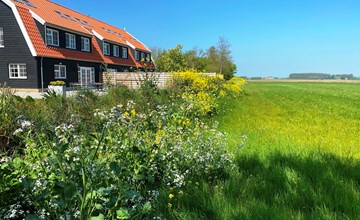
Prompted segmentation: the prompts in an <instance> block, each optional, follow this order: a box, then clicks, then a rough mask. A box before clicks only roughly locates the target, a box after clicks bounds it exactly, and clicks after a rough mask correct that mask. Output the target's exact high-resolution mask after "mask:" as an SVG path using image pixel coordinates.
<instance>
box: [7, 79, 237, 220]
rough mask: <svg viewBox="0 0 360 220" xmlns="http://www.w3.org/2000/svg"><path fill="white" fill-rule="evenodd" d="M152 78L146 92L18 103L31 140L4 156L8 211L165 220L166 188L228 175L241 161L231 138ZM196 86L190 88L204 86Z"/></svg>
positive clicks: (19, 133)
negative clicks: (231, 148) (228, 146)
mask: <svg viewBox="0 0 360 220" xmlns="http://www.w3.org/2000/svg"><path fill="white" fill-rule="evenodd" d="M147 80H148V81H146V82H145V83H144V84H143V86H142V87H141V88H140V89H139V90H138V91H133V90H129V89H127V88H124V87H119V88H116V87H113V88H111V89H110V90H109V93H108V94H107V95H102V96H99V95H96V94H95V93H93V92H92V91H90V90H83V91H79V92H78V93H77V95H75V96H74V97H64V96H58V95H56V94H55V93H51V92H50V93H48V94H46V95H45V96H44V99H42V100H32V99H29V98H27V99H24V100H23V99H20V100H19V101H17V102H14V103H12V105H14V109H16V108H17V109H18V110H17V112H21V114H22V115H21V117H20V118H19V117H18V118H17V120H18V122H17V124H16V126H15V128H17V129H16V130H15V131H14V132H13V134H14V135H16V137H17V138H18V139H19V140H21V142H20V141H19V142H18V143H23V146H22V147H21V148H20V149H19V153H18V154H17V155H16V156H14V157H3V158H2V159H1V161H0V167H1V172H0V180H1V181H0V199H1V200H2V201H6V202H4V203H2V204H0V216H4V217H3V218H4V219H19V218H21V219H22V218H24V219H147V218H153V217H159V216H162V213H163V205H162V204H160V203H159V202H158V201H159V199H160V193H161V192H163V191H167V192H171V193H177V192H179V193H180V192H182V190H183V189H184V187H185V186H187V185H188V184H190V183H191V182H194V181H196V180H197V179H203V180H204V181H207V182H209V183H213V182H216V181H217V180H219V179H222V178H224V177H226V176H228V172H229V171H231V170H232V169H233V168H234V166H233V163H232V158H233V157H232V154H230V153H228V152H227V151H226V150H225V148H224V146H226V142H225V140H224V137H223V135H222V134H221V133H219V132H217V131H216V129H215V127H209V126H207V125H206V124H204V123H203V122H202V120H201V119H202V115H197V114H196V113H194V112H192V111H188V103H186V102H184V101H183V100H182V99H181V98H180V96H178V95H177V94H171V93H170V91H171V90H160V89H158V88H157V87H156V86H155V84H154V81H153V80H152V79H151V77H149V78H148V79H147ZM209 81H211V80H209ZM195 85H196V84H194V85H190V84H189V85H188V88H187V91H188V92H190V91H191V90H193V91H194V92H195V91H197V88H196V87H195ZM212 88H215V87H214V85H212ZM181 90H182V89H181V88H180V89H179V90H178V91H181ZM173 91H174V92H176V91H177V90H173ZM207 92H211V89H210V87H209V88H207ZM214 92H215V91H214ZM9 98H11V100H12V99H13V98H14V96H11V95H9ZM14 99H15V98H14ZM133 100H135V101H136V102H134V101H133ZM197 101H198V100H194V102H195V103H196V102H197ZM116 104H117V105H116ZM114 105H116V106H115V107H112V106H114ZM15 106H16V107H15ZM110 106H111V107H110ZM97 107H98V108H97ZM171 195H173V194H171ZM8 196H11V199H6V198H7V197H8ZM170 199H172V198H170ZM171 202H172V201H171ZM169 204H170V205H169V208H171V207H172V203H169ZM174 205H175V204H174ZM173 208H176V207H175V206H174V207H173Z"/></svg>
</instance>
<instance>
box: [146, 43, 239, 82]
mask: <svg viewBox="0 0 360 220" xmlns="http://www.w3.org/2000/svg"><path fill="white" fill-rule="evenodd" d="M152 52H153V58H154V60H155V62H156V67H157V70H158V71H160V72H178V71H186V70H195V71H196V72H215V73H218V74H220V75H224V79H226V80H230V79H231V78H232V77H234V75H235V73H236V65H235V64H234V63H233V61H232V57H231V51H230V44H229V42H228V41H227V40H226V39H225V38H223V37H220V38H219V42H218V45H217V46H216V47H215V46H211V47H210V48H209V49H208V50H207V51H206V52H205V53H204V52H203V51H202V50H197V49H192V50H188V51H185V52H182V45H177V46H176V48H171V49H169V50H161V49H157V48H153V49H152Z"/></svg>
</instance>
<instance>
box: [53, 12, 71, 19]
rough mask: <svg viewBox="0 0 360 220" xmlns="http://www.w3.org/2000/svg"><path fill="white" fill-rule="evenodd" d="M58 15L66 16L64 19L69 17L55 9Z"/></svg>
mask: <svg viewBox="0 0 360 220" xmlns="http://www.w3.org/2000/svg"><path fill="white" fill-rule="evenodd" d="M55 12H56V13H57V14H58V15H59V16H60V17H62V18H66V19H69V17H68V16H66V15H65V14H63V13H61V12H59V11H55Z"/></svg>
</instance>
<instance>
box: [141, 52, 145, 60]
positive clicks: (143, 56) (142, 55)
mask: <svg viewBox="0 0 360 220" xmlns="http://www.w3.org/2000/svg"><path fill="white" fill-rule="evenodd" d="M141 61H145V53H141Z"/></svg>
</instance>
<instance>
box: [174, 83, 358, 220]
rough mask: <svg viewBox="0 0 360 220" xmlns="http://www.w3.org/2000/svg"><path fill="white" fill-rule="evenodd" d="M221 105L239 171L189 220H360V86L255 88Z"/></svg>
mask: <svg viewBox="0 0 360 220" xmlns="http://www.w3.org/2000/svg"><path fill="white" fill-rule="evenodd" d="M221 106H222V107H221V108H222V111H221V112H220V114H219V115H218V116H217V117H215V120H216V121H218V122H219V130H221V131H222V132H224V133H225V134H226V137H227V139H228V148H229V149H230V151H232V152H234V153H235V154H236V159H235V160H236V164H237V168H236V170H235V171H234V172H233V173H232V174H231V176H230V177H229V178H228V179H227V180H225V181H224V182H219V183H218V185H217V186H215V187H209V185H207V184H200V185H199V186H198V187H197V188H196V187H195V189H194V192H193V193H192V194H189V195H187V196H185V197H184V198H183V199H182V201H181V204H182V205H183V209H182V212H183V216H184V219H359V216H360V84H341V83H279V82H266V83H265V82H250V83H248V84H247V85H246V86H245V95H244V96H241V97H238V98H233V99H230V100H229V99H228V100H224V101H223V103H221Z"/></svg>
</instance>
